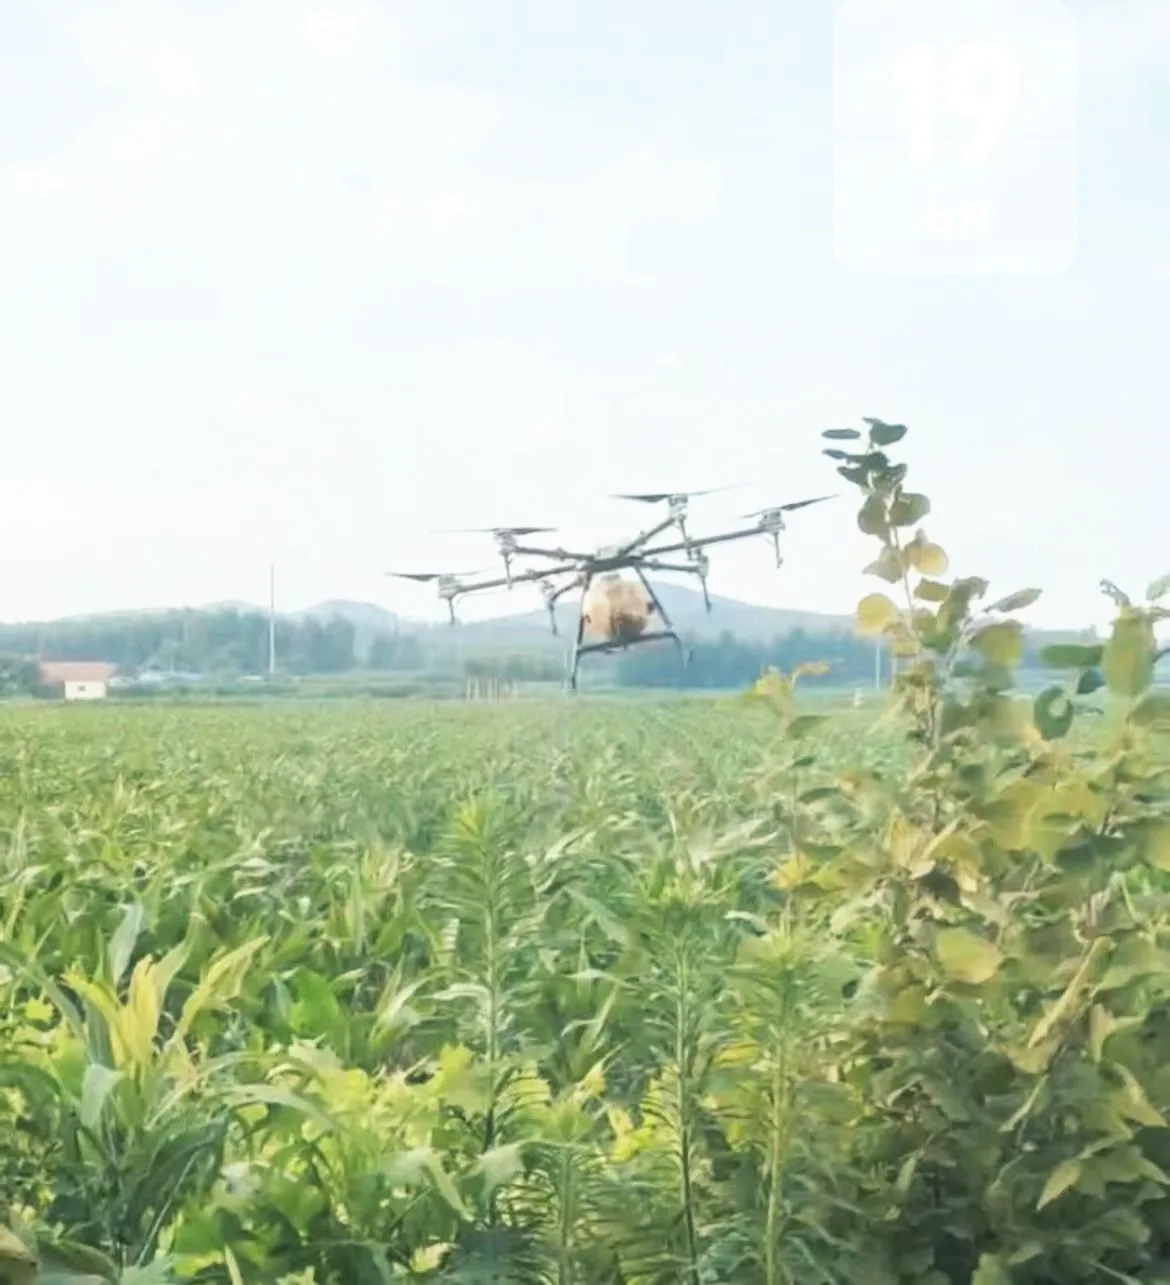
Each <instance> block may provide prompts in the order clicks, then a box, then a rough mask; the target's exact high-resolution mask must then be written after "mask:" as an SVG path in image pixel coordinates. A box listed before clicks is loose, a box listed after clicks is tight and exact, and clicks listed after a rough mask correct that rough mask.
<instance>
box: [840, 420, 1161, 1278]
mask: <svg viewBox="0 0 1170 1285" xmlns="http://www.w3.org/2000/svg"><path fill="white" fill-rule="evenodd" d="M867 423H868V425H869V431H868V434H867V435H866V436H865V438H864V440H862V434H861V433H860V432H857V431H855V430H847V432H848V433H849V438H848V440H850V441H853V442H857V443H858V445H857V446H856V447H855V448H854V449H852V450H850V451H845V450H842V449H840V448H839V447H836V446H834V447H831V448H830V449H829V451H828V453H829V454H830V455H831V456H832V457H833V458H834V459H837V460H838V461H839V462H840V470H839V471H840V472H841V474H842V475H843V476H845V477H846V478H847V479H848V480H849V481H851V482H852V483H854V484H855V485H856V486H857V487H858V489H859V490H860V492H861V495H862V502H861V507H860V511H859V514H858V524H859V526H860V527H861V529H862V530H863V531H864V532H866V533H867V534H868V535H871V536H872V537H873V538H874V539H875V540H876V541H877V543H878V546H879V552H878V556H877V558H876V559H875V560H874V561H873V562H872V563H871V565H870V566H869V568H868V571H869V572H870V574H872V575H874V576H876V577H879V578H880V579H882V580H884V581H886V582H887V583H888V584H890V585H891V586H894V596H893V597H891V596H890V595H889V594H888V593H884V592H878V593H874V594H870V595H868V596H867V597H865V598H864V599H863V600H862V601H861V603H860V604H859V606H858V611H857V627H858V629H859V630H860V631H861V632H863V633H867V634H871V635H880V636H885V637H887V638H889V639H890V641H891V645H892V648H893V651H894V653H895V655H896V656H898V657H900V658H901V659H902V661H903V665H902V668H901V672H900V673H899V675H898V677H897V680H896V684H895V690H894V701H895V705H896V708H897V710H898V711H899V716H900V717H901V719H902V720H903V726H904V728H905V734H906V736H907V739H908V742H909V744H910V745H911V746H912V747H914V756H913V758H912V759H910V760H909V761H908V764H907V770H905V771H904V772H903V773H899V775H898V778H897V779H893V780H891V779H882V778H880V777H876V776H872V775H871V776H868V777H865V778H854V779H851V780H849V781H847V782H843V783H842V788H841V791H840V794H839V796H838V797H837V799H836V800H835V807H836V811H837V815H838V818H839V820H840V822H841V824H842V838H843V842H842V843H841V846H840V850H839V852H838V853H837V854H836V856H835V858H834V860H833V863H832V875H831V877H829V876H825V877H823V878H822V883H825V882H828V883H830V884H831V885H832V887H833V889H834V891H835V892H836V891H841V892H844V894H845V896H846V898H847V901H846V903H845V904H846V906H847V907H848V910H847V911H846V916H845V917H846V918H853V917H857V916H860V917H862V918H864V919H865V921H866V923H867V926H868V928H869V929H870V932H871V940H872V944H873V966H872V969H871V971H870V973H869V975H868V976H867V977H866V979H865V981H864V983H863V984H862V986H861V987H860V989H859V993H858V1000H857V1005H856V1013H855V1015H854V1019H853V1022H852V1030H851V1035H850V1039H849V1042H848V1045H847V1046H846V1048H845V1049H844V1050H843V1053H842V1056H841V1060H840V1070H841V1075H842V1078H843V1079H844V1081H845V1082H846V1083H849V1084H851V1085H853V1086H854V1087H855V1088H856V1090H857V1091H858V1093H859V1094H860V1096H861V1100H862V1102H863V1104H864V1105H863V1108H862V1110H861V1113H860V1115H859V1117H858V1120H857V1128H856V1132H855V1138H856V1145H857V1149H856V1154H855V1163H856V1164H857V1166H858V1168H859V1169H861V1170H862V1171H864V1172H867V1173H868V1174H869V1175H870V1177H869V1179H868V1180H867V1182H866V1183H865V1191H864V1193H863V1194H864V1202H863V1207H864V1209H865V1218H864V1221H863V1222H862V1224H861V1225H860V1226H859V1227H858V1229H857V1234H858V1235H859V1236H860V1237H861V1238H862V1239H863V1241H864V1242H865V1243H867V1244H868V1246H869V1249H868V1251H867V1254H866V1258H867V1262H866V1264H865V1267H864V1269H863V1270H862V1271H861V1272H860V1273H859V1274H858V1276H857V1279H858V1280H859V1281H862V1280H864V1281H866V1282H871V1283H875V1285H876V1282H879V1281H889V1282H896V1281H897V1282H901V1281H907V1282H909V1281H915V1282H921V1283H922V1285H927V1283H928V1282H929V1283H930V1285H944V1283H946V1285H968V1283H971V1285H1005V1283H1006V1282H1014V1283H1015V1285H1042V1283H1043V1285H1048V1283H1053V1285H1055V1282H1058V1281H1059V1282H1072V1281H1084V1282H1089V1281H1094V1282H1096V1281H1104V1280H1110V1279H1112V1280H1122V1281H1129V1282H1134V1281H1147V1282H1152V1281H1154V1280H1155V1279H1161V1278H1163V1277H1166V1276H1167V1274H1168V1272H1170V1241H1168V1236H1170V1200H1168V1199H1167V1195H1166V1190H1167V1187H1168V1186H1170V1177H1168V1176H1167V1171H1166V1168H1165V1166H1166V1164H1167V1162H1168V1161H1170V1132H1168V1130H1167V1122H1166V1118H1165V1115H1164V1112H1165V1111H1166V1109H1167V1108H1168V1107H1170V1075H1168V1074H1167V1072H1166V1071H1165V1069H1164V1068H1165V1065H1166V1063H1165V1061H1163V1060H1160V1058H1159V1056H1158V1053H1159V1052H1163V1051H1170V1046H1167V1043H1166V1042H1167V1040H1168V1039H1170V1028H1168V1026H1167V1020H1166V1013H1167V998H1168V991H1170V983H1168V981H1167V980H1166V978H1167V972H1168V967H1167V966H1168V965H1170V954H1168V953H1167V945H1168V937H1167V933H1168V930H1170V921H1168V916H1167V909H1166V902H1165V898H1164V896H1162V895H1142V894H1143V893H1149V892H1152V891H1153V889H1154V888H1156V887H1159V886H1160V882H1161V881H1160V880H1159V879H1158V877H1157V875H1156V874H1155V873H1154V872H1155V871H1158V870H1161V869H1166V868H1170V859H1168V858H1167V852H1168V851H1170V847H1168V840H1170V789H1168V784H1170V782H1168V773H1167V769H1166V767H1165V765H1164V763H1163V762H1161V761H1159V759H1158V758H1157V756H1156V755H1155V753H1154V747H1153V744H1152V742H1151V733H1152V732H1154V731H1156V730H1158V729H1159V728H1160V727H1161V726H1165V725H1166V724H1165V722H1164V715H1165V711H1166V708H1167V706H1166V702H1165V698H1164V695H1163V694H1161V693H1158V692H1154V691H1151V690H1150V684H1151V681H1152V676H1153V666H1154V657H1155V642H1154V633H1153V624H1154V622H1155V620H1156V619H1159V618H1163V616H1164V613H1163V612H1162V610H1161V609H1160V608H1158V607H1157V606H1156V604H1153V603H1152V604H1150V605H1148V606H1146V607H1136V606H1134V605H1133V604H1132V603H1131V602H1130V601H1129V600H1128V599H1127V598H1125V597H1124V595H1115V602H1116V603H1117V606H1118V616H1117V620H1116V622H1115V624H1114V627H1113V631H1112V634H1111V636H1110V638H1109V640H1108V642H1107V643H1105V644H1103V646H1102V647H1100V648H1088V649H1085V650H1083V651H1077V653H1076V654H1075V655H1073V654H1072V653H1071V652H1070V651H1068V650H1067V649H1066V651H1065V652H1063V653H1061V654H1059V655H1056V656H1051V655H1050V656H1049V657H1048V659H1049V660H1054V661H1057V662H1058V663H1060V662H1064V663H1066V664H1067V663H1068V662H1070V661H1071V662H1073V664H1072V666H1071V667H1073V668H1075V669H1076V670H1077V672H1078V678H1077V680H1076V683H1075V685H1074V688H1073V690H1071V691H1066V690H1065V689H1064V688H1059V687H1053V688H1051V689H1049V690H1048V691H1047V692H1045V693H1043V694H1042V695H1041V696H1040V697H1039V698H1037V700H1036V701H1035V702H1034V704H1032V705H1031V707H1029V705H1028V704H1027V702H1025V701H1022V700H1021V699H1020V698H1019V697H1018V696H1017V695H1016V693H1015V692H1014V691H1013V686H1014V680H1015V675H1014V670H1015V667H1016V665H1017V664H1018V662H1019V661H1020V658H1021V656H1022V653H1023V646H1024V635H1023V626H1022V625H1021V624H1020V623H1019V621H1018V620H1016V619H1015V618H1014V616H1013V614H1012V613H1014V612H1016V611H1018V610H1020V609H1022V608H1024V607H1027V606H1029V605H1031V604H1032V603H1033V602H1034V601H1035V600H1036V598H1037V597H1038V596H1039V593H1038V591H1037V590H1034V589H1025V590H1021V591H1017V592H1014V593H1011V594H1009V595H1007V596H1006V597H1003V598H1000V599H999V600H998V601H994V602H992V603H991V604H990V605H989V606H987V607H984V608H981V609H977V606H976V604H978V603H980V602H981V601H982V600H983V599H984V598H985V596H986V594H987V591H988V588H989V586H988V585H987V582H986V581H984V580H982V579H979V578H977V577H968V578H964V579H956V580H953V581H950V582H946V581H944V580H943V579H942V576H943V575H944V574H945V572H946V570H947V557H946V554H945V552H944V551H943V549H942V548H941V547H940V546H938V545H937V544H935V543H934V542H933V541H931V540H930V539H929V538H928V536H927V535H926V533H925V529H924V528H923V526H922V522H923V520H924V519H925V518H926V517H927V516H928V515H929V513H930V504H929V501H928V499H927V498H926V497H925V496H924V495H922V494H920V493H917V492H912V491H909V490H908V489H907V488H906V485H905V479H906V473H907V469H906V466H905V465H904V464H901V463H894V462H893V461H892V460H891V459H890V457H889V455H888V454H887V448H888V447H890V446H892V445H894V444H895V443H896V442H898V441H900V440H901V439H902V437H904V436H905V432H906V430H905V428H904V427H903V426H901V425H891V424H886V423H883V422H882V421H880V420H869V421H867ZM834 436H835V438H836V439H837V440H845V434H844V433H841V432H838V433H836V434H834ZM1155 588H1156V587H1155ZM1152 596H1154V595H1152ZM1097 674H1100V675H1101V680H1100V682H1099V681H1098V679H1097V678H1096V677H1095V675H1097ZM1101 685H1104V687H1105V688H1106V690H1107V692H1108V694H1109V696H1110V698H1111V699H1112V701H1113V704H1114V706H1115V709H1114V710H1113V712H1114V714H1115V715H1116V722H1115V726H1114V728H1113V732H1112V735H1111V737H1110V740H1109V741H1108V743H1107V744H1106V745H1105V747H1104V748H1103V750H1102V751H1101V752H1100V753H1097V754H1090V755H1084V754H1082V755H1078V754H1077V753H1076V752H1075V750H1074V749H1073V748H1070V747H1069V746H1066V744H1065V742H1066V739H1067V738H1068V736H1069V734H1070V732H1071V731H1072V729H1073V727H1074V723H1075V720H1076V718H1077V715H1078V712H1079V711H1080V710H1081V707H1082V705H1083V704H1084V703H1085V702H1086V700H1087V698H1088V697H1089V696H1090V694H1091V693H1092V692H1093V691H1094V690H1095V689H1096V688H1098V687H1099V686H1101ZM878 818H880V824H879V825H878V826H877V827H876V828H875V824H874V823H875V821H876V820H877V819H878ZM818 893H819V890H818ZM842 909H843V908H842V907H840V906H838V912H837V913H838V916H839V918H840V916H841V913H842ZM1155 1050H1157V1051H1158V1052H1155Z"/></svg>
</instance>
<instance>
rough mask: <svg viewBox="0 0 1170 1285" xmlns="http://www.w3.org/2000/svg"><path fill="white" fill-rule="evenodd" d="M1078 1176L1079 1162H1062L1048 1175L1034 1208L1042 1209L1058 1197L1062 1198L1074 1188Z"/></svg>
mask: <svg viewBox="0 0 1170 1285" xmlns="http://www.w3.org/2000/svg"><path fill="white" fill-rule="evenodd" d="M1080 1176H1081V1162H1080V1161H1079V1160H1062V1161H1061V1162H1060V1164H1058V1165H1057V1166H1056V1168H1055V1169H1053V1171H1052V1172H1051V1173H1050V1174H1049V1175H1048V1181H1047V1182H1046V1183H1045V1184H1044V1190H1043V1191H1042V1192H1041V1193H1040V1199H1039V1201H1038V1202H1037V1204H1036V1208H1037V1209H1043V1208H1044V1206H1045V1205H1050V1204H1052V1202H1053V1201H1054V1200H1056V1199H1057V1198H1058V1197H1060V1196H1063V1195H1064V1193H1065V1192H1066V1191H1068V1189H1069V1188H1070V1187H1075V1186H1076V1184H1077V1180H1078V1179H1079V1178H1080Z"/></svg>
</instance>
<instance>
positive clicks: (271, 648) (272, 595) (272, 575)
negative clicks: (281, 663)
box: [268, 562, 276, 679]
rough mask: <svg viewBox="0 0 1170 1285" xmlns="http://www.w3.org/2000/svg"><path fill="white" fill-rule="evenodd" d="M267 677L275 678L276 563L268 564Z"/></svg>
mask: <svg viewBox="0 0 1170 1285" xmlns="http://www.w3.org/2000/svg"><path fill="white" fill-rule="evenodd" d="M268 677H269V678H270V679H272V678H275V677H276V563H275V562H270V563H269V564H268Z"/></svg>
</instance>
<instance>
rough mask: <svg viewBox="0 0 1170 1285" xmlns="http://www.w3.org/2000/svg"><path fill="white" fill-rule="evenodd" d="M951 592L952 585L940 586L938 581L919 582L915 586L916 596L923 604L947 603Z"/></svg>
mask: <svg viewBox="0 0 1170 1285" xmlns="http://www.w3.org/2000/svg"><path fill="white" fill-rule="evenodd" d="M950 592H951V587H950V585H945V584H940V583H939V582H938V581H937V580H919V582H918V583H917V584H916V585H915V586H914V596H915V597H916V598H921V599H922V601H923V602H946V600H947V597H948V595H949V594H950Z"/></svg>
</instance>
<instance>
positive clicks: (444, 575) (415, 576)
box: [382, 568, 484, 583]
mask: <svg viewBox="0 0 1170 1285" xmlns="http://www.w3.org/2000/svg"><path fill="white" fill-rule="evenodd" d="M382 574H383V575H387V576H395V577H397V578H398V579H399V580H419V581H422V582H423V583H425V582H426V581H428V580H456V579H458V578H459V577H460V576H479V575H483V574H484V569H483V568H481V569H480V570H479V571H384V572H383V573H382Z"/></svg>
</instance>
